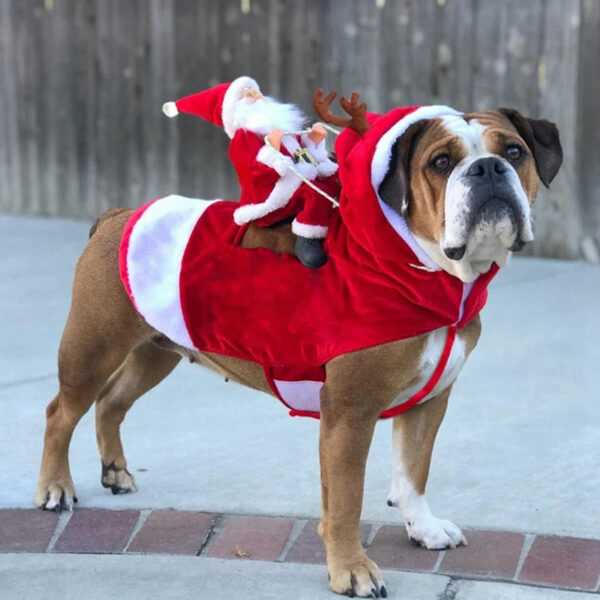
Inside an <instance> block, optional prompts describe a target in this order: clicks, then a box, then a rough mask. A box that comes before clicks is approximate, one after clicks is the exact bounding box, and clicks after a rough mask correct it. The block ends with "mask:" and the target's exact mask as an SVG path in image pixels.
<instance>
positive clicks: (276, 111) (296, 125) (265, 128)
mask: <svg viewBox="0 0 600 600" xmlns="http://www.w3.org/2000/svg"><path fill="white" fill-rule="evenodd" d="M306 120H307V119H306V117H305V116H304V115H303V114H302V112H301V111H300V109H299V108H298V107H297V106H295V105H294V104H283V103H281V102H278V101H277V100H275V99H274V98H269V97H263V98H260V99H258V100H255V101H254V102H248V99H246V98H242V99H240V101H239V102H238V103H237V105H236V108H235V113H234V114H233V123H232V125H233V129H234V130H235V131H237V130H238V129H244V130H247V131H252V132H253V133H258V134H260V135H267V134H268V133H271V131H272V130H273V129H281V131H300V130H301V129H303V128H304V124H305V122H306Z"/></svg>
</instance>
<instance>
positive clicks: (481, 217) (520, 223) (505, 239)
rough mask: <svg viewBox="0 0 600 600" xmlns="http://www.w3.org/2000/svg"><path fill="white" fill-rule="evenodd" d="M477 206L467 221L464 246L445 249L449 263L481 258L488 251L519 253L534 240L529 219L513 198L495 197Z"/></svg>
mask: <svg viewBox="0 0 600 600" xmlns="http://www.w3.org/2000/svg"><path fill="white" fill-rule="evenodd" d="M474 204H475V206H473V207H472V210H471V211H470V214H469V216H468V218H467V219H465V221H466V222H467V226H466V227H465V229H466V231H467V235H466V236H465V240H464V243H463V244H459V245H450V244H447V245H443V247H442V249H443V251H444V254H445V255H446V256H447V257H448V258H449V259H450V260H454V261H460V260H462V259H463V258H465V257H466V256H469V255H473V254H476V253H477V254H479V253H480V252H481V250H482V248H485V247H488V248H491V247H494V246H495V247H496V248H504V249H506V250H510V251H512V252H520V251H521V250H523V248H524V247H525V245H526V244H527V242H529V241H531V240H532V239H533V235H532V233H531V226H530V223H529V218H528V217H527V216H526V215H524V214H523V211H522V210H521V209H520V207H519V205H518V203H517V201H516V200H515V199H514V198H505V197H500V196H493V197H492V198H489V199H486V200H485V201H483V202H482V201H480V202H475V203H474Z"/></svg>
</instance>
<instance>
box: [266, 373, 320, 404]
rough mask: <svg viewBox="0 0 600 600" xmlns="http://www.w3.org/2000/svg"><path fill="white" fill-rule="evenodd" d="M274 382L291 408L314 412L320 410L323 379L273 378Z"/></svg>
mask: <svg viewBox="0 0 600 600" xmlns="http://www.w3.org/2000/svg"><path fill="white" fill-rule="evenodd" d="M273 383H274V384H275V387H276V388H277V391H278V392H279V395H280V396H281V397H282V398H283V401H284V402H285V403H286V404H287V405H288V406H289V407H290V408H293V409H295V410H309V411H313V412H319V411H320V409H321V398H320V393H321V388H322V387H323V382H322V381H310V380H303V381H281V380H279V379H273Z"/></svg>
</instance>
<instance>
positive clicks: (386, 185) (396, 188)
mask: <svg viewBox="0 0 600 600" xmlns="http://www.w3.org/2000/svg"><path fill="white" fill-rule="evenodd" d="M427 123H428V122H427V121H425V120H423V121H417V122H416V123H413V124H412V125H411V126H410V127H409V128H408V129H407V130H406V131H405V132H404V133H403V134H402V135H401V136H400V137H399V138H398V139H397V140H396V142H395V143H394V145H393V147H392V155H391V157H390V163H389V165H388V170H387V173H386V174H385V177H384V178H383V181H382V182H381V183H380V185H379V189H378V190H377V191H378V193H379V197H380V198H381V199H382V200H383V201H384V202H385V203H386V204H388V205H389V206H391V207H392V208H393V209H394V210H395V211H396V212H398V213H400V214H401V215H402V216H403V217H405V216H406V215H407V213H408V207H409V206H410V159H411V158H412V155H413V153H414V149H415V147H416V145H417V142H418V140H419V139H420V138H421V136H422V135H423V133H424V132H425V129H426V128H427Z"/></svg>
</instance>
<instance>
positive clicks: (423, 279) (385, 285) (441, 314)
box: [180, 201, 497, 367]
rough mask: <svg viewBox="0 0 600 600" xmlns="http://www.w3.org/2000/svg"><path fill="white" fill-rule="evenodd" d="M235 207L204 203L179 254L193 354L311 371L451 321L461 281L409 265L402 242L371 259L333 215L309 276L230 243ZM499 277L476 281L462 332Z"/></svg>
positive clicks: (292, 260)
mask: <svg viewBox="0 0 600 600" xmlns="http://www.w3.org/2000/svg"><path fill="white" fill-rule="evenodd" d="M237 206H238V204H237V203H235V202H227V201H223V202H218V203H215V204H213V205H212V206H211V207H209V208H208V209H207V210H206V211H205V213H204V215H203V216H202V217H201V218H200V220H199V221H198V224H197V226H196V228H195V230H194V231H193V233H192V235H191V238H190V241H189V243H188V246H187V248H186V251H185V254H184V257H183V261H182V269H181V276H180V294H181V306H182V309H183V313H184V315H185V319H186V324H187V328H188V331H189V333H190V337H191V339H192V341H193V342H194V345H195V346H196V348H198V349H200V350H208V351H211V352H218V353H221V354H226V355H229V356H235V357H238V358H243V359H245V360H251V361H254V362H257V363H259V364H261V365H263V366H292V365H296V366H304V367H314V366H318V365H323V364H325V363H326V362H328V361H329V360H331V359H332V358H334V357H336V356H339V355H340V354H344V353H346V352H352V351H354V350H359V349H362V348H368V347H370V346H374V345H377V344H383V343H386V342H391V341H394V340H398V339H404V338H408V337H411V336H415V335H419V334H422V333H425V332H428V331H432V330H434V329H438V328H440V327H445V326H448V325H452V324H454V323H456V322H457V320H458V318H459V312H460V304H461V299H462V294H463V284H462V282H461V281H460V280H459V279H457V278H456V277H453V276H451V275H449V274H448V273H446V272H445V271H436V272H428V271H423V270H420V269H416V268H414V267H412V266H410V264H411V263H412V264H415V263H417V264H418V260H417V258H416V257H415V255H414V254H413V252H412V251H411V250H410V248H409V247H408V246H407V245H406V244H405V243H404V242H401V243H399V244H398V252H397V255H396V257H395V260H393V261H391V260H389V259H383V258H382V257H374V256H373V255H372V254H371V253H370V252H369V251H368V250H366V249H365V248H363V247H362V246H361V245H359V244H358V243H357V242H356V241H355V239H354V238H353V237H351V236H350V234H349V232H348V229H347V228H346V227H345V226H344V224H343V222H342V220H341V218H340V214H339V212H335V213H334V215H333V217H332V224H331V225H330V233H329V236H328V238H327V240H326V242H325V247H326V250H327V252H328V254H329V260H328V262H327V264H326V265H325V266H323V267H321V268H320V269H317V270H314V271H313V270H310V269H307V268H306V267H304V266H302V264H301V263H300V262H299V261H298V259H297V258H296V257H294V256H290V255H277V254H275V253H274V252H272V251H271V250H267V249H262V248H258V249H252V250H248V249H244V248H239V247H237V246H234V245H233V244H232V240H233V239H234V237H235V236H236V233H237V231H238V227H237V226H236V225H234V224H233V221H232V214H233V211H234V210H235V208H236V207H237ZM392 234H393V235H396V233H395V232H392ZM496 271H497V267H495V266H494V267H493V268H492V269H491V270H490V271H489V272H488V273H486V274H485V275H483V276H481V277H479V279H478V280H477V281H476V283H475V285H474V287H473V290H472V291H471V294H470V296H469V298H468V300H467V302H466V304H465V308H464V314H463V318H462V319H461V322H460V323H458V327H459V328H460V327H463V326H464V325H466V324H467V323H468V322H469V321H470V320H471V319H472V318H473V317H474V316H475V315H476V314H477V313H478V312H479V311H480V310H481V308H482V307H483V305H484V304H485V300H486V297H487V291H486V288H487V284H488V282H489V280H490V279H491V278H492V277H493V276H494V275H495V273H496Z"/></svg>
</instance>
